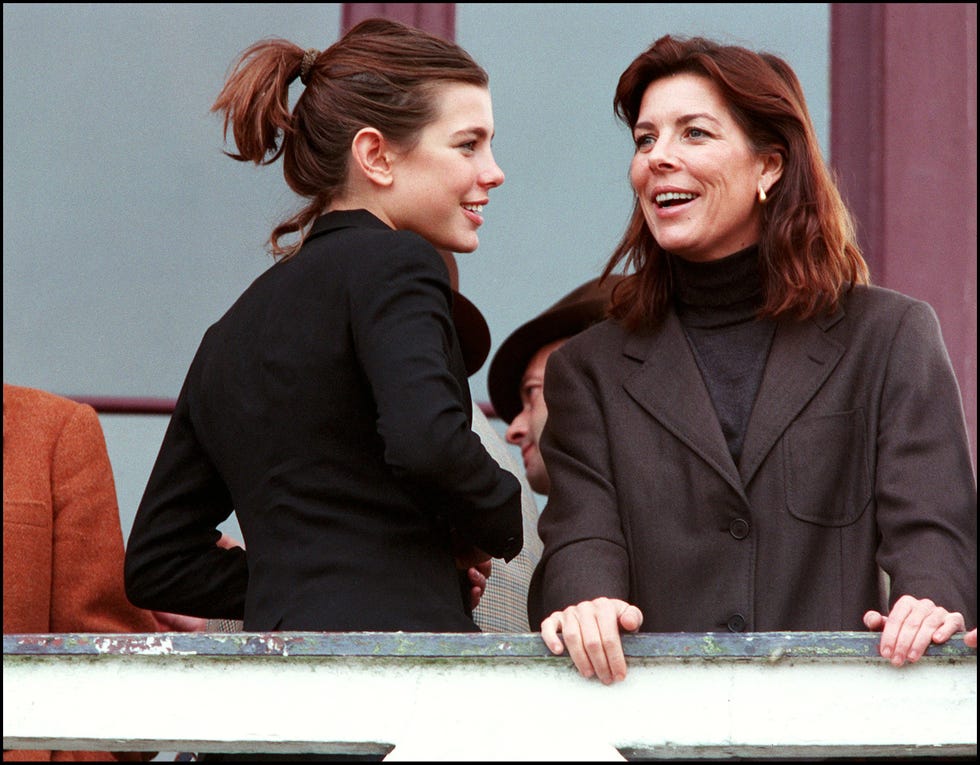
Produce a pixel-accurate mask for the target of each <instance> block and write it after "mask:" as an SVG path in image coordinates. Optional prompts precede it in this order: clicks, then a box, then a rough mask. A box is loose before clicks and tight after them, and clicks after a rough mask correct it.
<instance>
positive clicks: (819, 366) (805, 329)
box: [739, 310, 844, 486]
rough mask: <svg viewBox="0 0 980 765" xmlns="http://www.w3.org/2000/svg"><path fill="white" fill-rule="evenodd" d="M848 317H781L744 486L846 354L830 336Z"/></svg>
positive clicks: (752, 426) (752, 427)
mask: <svg viewBox="0 0 980 765" xmlns="http://www.w3.org/2000/svg"><path fill="white" fill-rule="evenodd" d="M843 315H844V312H843V310H839V311H838V312H837V313H836V314H834V315H833V316H831V317H829V318H825V319H820V320H815V321H814V320H811V321H802V322H800V321H782V322H780V323H779V325H778V327H777V328H776V335H775V337H774V338H773V341H772V349H771V350H770V352H769V358H768V360H767V361H766V369H765V373H764V374H763V377H762V384H761V385H760V386H759V393H758V395H757V396H756V400H755V405H754V406H753V408H752V416H751V417H750V418H749V426H748V430H747V432H746V434H745V443H744V446H743V448H742V458H741V461H740V465H739V472H740V473H741V475H742V481H743V482H744V485H745V486H748V485H749V482H750V481H751V480H752V477H753V476H754V475H755V472H756V470H758V469H759V466H760V465H761V464H762V461H763V460H764V459H765V457H766V455H767V454H768V453H769V451H770V450H771V449H772V447H773V445H774V444H775V443H776V442H777V441H778V440H779V438H780V437H781V436H782V434H783V433H784V432H785V430H786V428H788V427H789V425H790V423H791V422H792V421H793V420H794V418H795V417H796V416H797V415H798V414H799V413H800V411H801V410H802V409H803V407H804V406H806V404H807V402H809V401H810V399H812V398H813V396H814V395H816V393H817V391H818V390H820V387H821V386H822V385H823V384H824V383H825V382H826V380H827V378H828V377H829V376H830V373H831V372H833V371H834V368H835V367H836V366H837V364H838V362H839V361H840V358H841V356H843V355H844V346H843V345H841V344H840V343H838V342H837V341H836V340H832V339H831V338H830V337H828V336H827V334H826V330H827V329H828V328H829V327H830V326H832V325H833V324H836V323H837V322H838V321H839V320H840V319H841V318H842V317H843Z"/></svg>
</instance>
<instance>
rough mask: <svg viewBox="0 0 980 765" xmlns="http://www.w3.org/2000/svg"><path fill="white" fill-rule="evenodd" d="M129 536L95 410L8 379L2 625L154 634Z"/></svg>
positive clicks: (81, 755) (22, 756)
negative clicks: (133, 575)
mask: <svg viewBox="0 0 980 765" xmlns="http://www.w3.org/2000/svg"><path fill="white" fill-rule="evenodd" d="M123 556H124V547H123V535H122V529H121V527H120V522H119V508H118V504H117V501H116V486H115V482H114V480H113V476H112V467H111V464H110V462H109V454H108V452H107V450H106V444H105V437H104V435H103V433H102V427H101V425H100V424H99V418H98V415H97V414H96V413H95V410H94V409H93V408H92V407H91V406H88V405H87V404H79V403H76V402H74V401H71V400H70V399H67V398H62V397H60V396H56V395H54V394H51V393H47V392H44V391H41V390H36V389H33V388H23V387H19V386H14V385H8V384H6V383H4V386H3V632H4V634H5V635H6V634H24V633H50V632H127V633H128V632H157V631H158V630H159V629H160V627H159V626H158V624H157V621H156V619H155V617H154V616H153V614H152V613H151V612H150V611H144V610H142V609H139V608H136V607H135V606H133V605H132V604H131V603H130V602H129V601H128V600H127V599H126V593H125V591H124V589H123ZM154 756H155V753H154V752H82V751H71V752H70V751H53V752H46V751H45V752H42V751H17V750H11V751H4V753H3V759H4V760H5V761H7V760H26V761H37V760H56V761H79V760H83V761H98V760H113V759H115V760H136V761H139V760H146V759H152V758H153V757H154Z"/></svg>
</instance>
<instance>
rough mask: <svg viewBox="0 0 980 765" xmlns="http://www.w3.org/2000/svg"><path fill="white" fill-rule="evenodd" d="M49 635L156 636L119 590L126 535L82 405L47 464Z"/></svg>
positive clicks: (96, 430)
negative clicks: (49, 504) (50, 525)
mask: <svg viewBox="0 0 980 765" xmlns="http://www.w3.org/2000/svg"><path fill="white" fill-rule="evenodd" d="M51 495H52V497H51V499H52V511H53V518H54V524H53V534H52V553H51V570H52V579H51V631H52V632H156V631H157V626H156V623H155V622H154V620H153V616H152V615H151V614H150V613H149V612H147V611H144V610H142V609H139V608H136V607H135V606H133V605H132V604H131V603H130V602H129V601H128V600H127V599H126V594H125V591H124V589H123V578H122V571H123V555H124V549H123V537H122V528H121V525H120V522H119V506H118V504H117V501H116V486H115V482H114V480H113V476H112V466H111V464H110V462H109V454H108V451H107V450H106V445H105V437H104V436H103V433H102V426H101V425H100V424H99V418H98V415H97V414H96V413H95V410H94V409H92V408H91V407H90V406H87V405H79V406H78V407H77V408H76V409H75V411H74V413H73V414H72V416H71V417H70V418H69V419H68V420H67V421H66V422H65V425H64V428H63V429H62V431H61V433H60V434H59V437H58V441H57V444H56V446H55V450H54V456H53V461H52V464H51Z"/></svg>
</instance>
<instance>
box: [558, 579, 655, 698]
mask: <svg viewBox="0 0 980 765" xmlns="http://www.w3.org/2000/svg"><path fill="white" fill-rule="evenodd" d="M641 624H643V613H642V612H641V611H640V609H639V608H637V607H636V606H634V605H631V604H629V603H627V602H626V601H625V600H618V599H615V598H596V599H595V600H585V601H582V602H581V603H579V604H578V605H577V606H569V607H568V608H566V609H565V610H564V611H555V612H554V613H553V614H551V616H549V617H548V618H547V619H545V620H544V621H543V622H541V639H542V640H544V643H545V645H546V646H548V650H550V651H551V652H552V653H553V654H555V655H559V654H561V653H562V652H563V651H564V649H565V648H566V647H567V648H568V655H569V656H570V657H571V659H572V661H573V662H574V664H575V666H576V668H577V669H578V671H579V674H581V675H582V677H592V676H593V675H594V676H596V677H598V678H599V680H601V681H602V682H603V683H604V684H605V685H609V684H610V683H614V682H617V681H619V680H624V679H625V678H626V657H625V656H624V655H623V643H622V640H621V639H620V630H621V629H622V630H625V631H626V632H636V631H637V630H638V629H640V625H641ZM558 633H561V637H560V638H559V637H558ZM562 640H564V644H563V643H562Z"/></svg>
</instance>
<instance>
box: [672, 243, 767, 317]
mask: <svg viewBox="0 0 980 765" xmlns="http://www.w3.org/2000/svg"><path fill="white" fill-rule="evenodd" d="M667 259H668V262H669V263H670V270H671V275H672V277H673V281H674V305H675V308H676V310H677V315H678V316H679V317H680V319H681V321H682V323H684V324H686V325H688V326H696V327H720V326H726V325H730V324H737V323H740V322H743V321H749V320H751V319H754V318H755V316H756V314H757V312H758V310H759V307H760V306H761V305H762V301H763V291H762V277H761V275H760V273H759V248H758V247H757V246H756V245H752V246H750V247H746V248H745V249H744V250H739V251H738V252H735V253H733V254H731V255H728V256H727V257H724V258H720V259H718V260H711V261H708V262H706V263H695V262H692V261H689V260H684V259H683V258H680V257H678V256H676V255H673V254H671V253H667Z"/></svg>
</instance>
